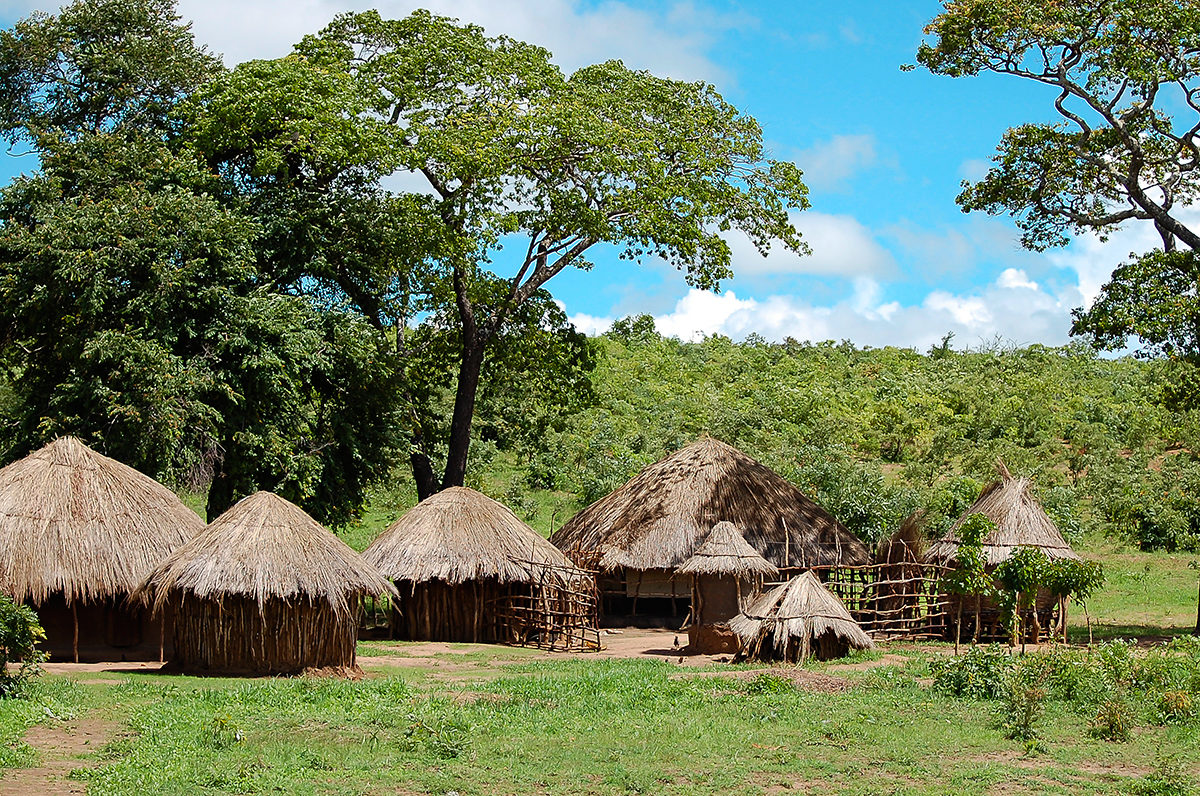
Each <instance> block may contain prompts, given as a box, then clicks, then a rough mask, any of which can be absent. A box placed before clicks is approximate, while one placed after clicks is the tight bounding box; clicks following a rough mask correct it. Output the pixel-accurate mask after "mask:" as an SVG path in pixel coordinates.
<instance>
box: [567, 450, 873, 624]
mask: <svg viewBox="0 0 1200 796" xmlns="http://www.w3.org/2000/svg"><path fill="white" fill-rule="evenodd" d="M722 521H729V522H732V523H733V524H734V525H736V526H737V527H738V529H739V530H740V531H741V533H742V535H743V536H744V537H745V539H746V541H747V542H748V543H749V544H750V546H751V547H752V548H754V550H755V551H757V552H758V553H759V555H761V556H762V557H763V558H765V559H766V560H767V561H769V562H770V563H771V564H773V565H775V566H776V567H812V566H832V565H838V564H842V565H859V564H868V563H870V559H871V556H870V551H869V550H868V549H867V546H866V545H865V544H863V542H862V541H861V540H860V539H859V538H858V537H856V536H855V535H854V534H852V533H851V532H850V531H849V530H847V529H846V528H845V526H843V525H842V524H841V523H840V522H838V521H837V520H836V519H834V518H833V516H831V515H830V514H829V513H828V512H826V511H825V510H824V509H822V508H821V507H820V506H818V505H817V504H816V503H814V502H813V501H812V500H810V499H809V498H808V497H807V496H806V495H805V494H804V493H803V492H801V491H800V490H799V489H798V488H797V487H796V486H795V485H793V484H791V483H790V482H788V481H787V480H786V479H784V478H783V477H782V476H780V475H779V474H777V473H775V472H774V471H772V470H771V469H770V468H769V467H766V466H765V465H763V464H760V463H759V462H757V461H755V460H754V459H752V458H750V457H749V456H747V455H746V454H745V453H743V452H741V451H739V450H738V449H737V448H734V447H732V446H730V445H726V444H725V443H724V442H720V441H718V440H715V439H712V438H709V437H706V438H704V439H701V440H699V441H697V442H694V443H692V444H691V445H688V446H687V447H685V448H682V449H680V450H678V451H676V452H675V453H672V454H671V455H669V456H667V457H665V458H663V459H661V460H659V461H658V462H656V463H654V464H651V465H649V466H647V467H645V468H643V469H642V471H641V472H639V473H638V474H637V475H636V476H634V477H633V478H632V479H631V480H630V481H629V482H628V483H626V484H625V485H624V486H622V487H620V488H619V489H617V490H615V491H614V492H612V493H610V494H609V495H607V496H605V497H603V498H601V499H600V500H598V501H596V502H595V503H593V504H592V505H590V506H588V507H587V508H585V509H584V510H583V511H581V512H579V513H578V514H576V515H575V516H574V517H573V518H572V519H571V520H570V521H568V522H567V523H566V524H565V525H563V527H562V528H560V529H559V530H558V532H557V533H555V534H554V535H553V536H551V537H550V541H552V542H554V544H555V545H556V546H558V548H559V549H561V550H564V551H567V552H568V553H569V554H570V555H571V556H572V557H573V558H585V557H590V558H592V559H594V560H595V561H596V563H597V564H598V566H599V567H600V568H601V569H602V570H605V571H606V572H609V573H611V574H612V575H613V577H612V578H606V582H605V592H606V594H605V597H606V609H608V610H609V611H610V612H612V613H626V612H627V613H636V612H637V602H638V600H639V599H640V600H642V601H643V602H642V605H643V608H644V609H647V610H648V612H649V613H659V614H660V615H664V614H669V613H672V614H673V613H675V611H674V610H672V608H673V607H674V601H675V598H678V597H683V598H685V601H686V597H687V593H686V591H684V589H685V588H686V582H683V583H681V582H679V581H680V580H682V579H673V575H674V572H675V570H676V568H677V567H679V565H680V564H682V563H683V562H684V561H686V560H687V559H688V558H689V557H690V556H691V555H692V554H693V553H694V552H696V548H697V547H698V546H699V545H700V543H701V542H702V541H704V538H705V537H706V536H707V535H708V532H709V530H710V529H711V528H712V527H713V526H714V525H716V524H717V523H719V522H722ZM622 596H623V597H624V599H620V598H621V597H622ZM668 601H669V602H668Z"/></svg>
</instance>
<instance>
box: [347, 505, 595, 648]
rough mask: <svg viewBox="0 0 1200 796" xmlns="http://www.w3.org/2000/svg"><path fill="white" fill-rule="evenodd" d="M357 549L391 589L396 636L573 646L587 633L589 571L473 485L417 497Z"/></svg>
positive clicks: (590, 623) (590, 624) (591, 595)
mask: <svg viewBox="0 0 1200 796" xmlns="http://www.w3.org/2000/svg"><path fill="white" fill-rule="evenodd" d="M363 557H364V558H366V560H367V561H368V562H370V563H371V564H372V565H373V566H375V567H376V568H378V570H379V571H380V572H381V573H383V575H384V576H385V577H387V578H390V579H391V580H393V581H394V582H395V583H396V586H397V587H398V589H399V591H400V598H399V600H398V601H397V603H396V611H395V612H394V614H393V621H392V629H393V635H394V636H395V637H397V638H403V639H410V640H418V639H419V640H426V641H500V642H506V643H523V644H524V643H536V644H538V645H540V646H543V647H550V648H578V647H580V646H589V644H587V643H586V642H585V640H584V638H585V635H586V634H587V630H588V629H589V628H591V629H592V635H593V637H594V628H595V622H596V618H595V581H594V579H593V577H592V576H591V575H590V574H588V573H587V572H585V571H583V570H581V569H579V568H578V567H576V566H575V565H574V564H572V563H571V562H570V561H569V560H568V559H567V557H566V556H564V555H563V554H562V553H561V552H559V550H558V548H556V547H554V545H552V544H550V543H549V542H548V541H546V540H545V539H544V538H543V537H542V536H541V535H539V534H538V533H537V531H535V530H533V529H532V528H530V527H529V526H528V525H526V524H525V523H523V522H521V520H520V519H518V518H517V516H516V515H515V514H513V513H512V512H511V511H509V510H508V508H507V507H505V506H503V505H502V504H500V503H498V502H496V501H495V500H492V499H491V498H489V497H488V496H487V495H484V494H482V493H480V492H477V491H475V490H474V489H470V488H468V487H451V488H450V489H445V490H443V491H441V492H438V493H437V494H435V495H432V496H431V497H428V498H426V499H425V500H423V501H421V502H420V503H419V504H417V505H416V506H415V507H413V508H412V509H411V510H410V511H409V512H408V513H406V514H405V515H404V516H403V517H401V518H399V519H398V520H396V522H394V523H392V525H391V526H390V527H389V528H388V529H387V530H386V531H384V532H383V534H381V535H380V537H379V538H378V539H376V540H375V541H374V542H372V543H371V545H370V547H368V548H367V549H366V551H364V553H363ZM596 643H597V644H598V637H596Z"/></svg>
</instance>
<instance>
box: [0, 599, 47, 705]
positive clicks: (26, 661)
mask: <svg viewBox="0 0 1200 796" xmlns="http://www.w3.org/2000/svg"><path fill="white" fill-rule="evenodd" d="M45 637H46V633H45V631H44V630H42V626H41V625H40V624H39V623H38V618H37V614H36V613H34V611H33V609H32V608H30V607H29V606H26V605H18V604H17V603H15V602H13V601H12V600H11V599H10V598H9V597H7V596H4V595H0V697H17V696H23V695H24V694H25V686H26V685H27V684H28V682H29V679H30V678H31V677H33V676H35V675H36V674H38V673H39V672H40V671H41V667H40V664H41V662H42V661H43V660H45V655H44V654H43V653H42V652H41V651H40V650H38V648H37V643H38V642H39V641H41V640H42V639H44V638H45ZM12 663H20V666H18V667H17V669H16V670H15V671H11V670H10V667H9V664H12Z"/></svg>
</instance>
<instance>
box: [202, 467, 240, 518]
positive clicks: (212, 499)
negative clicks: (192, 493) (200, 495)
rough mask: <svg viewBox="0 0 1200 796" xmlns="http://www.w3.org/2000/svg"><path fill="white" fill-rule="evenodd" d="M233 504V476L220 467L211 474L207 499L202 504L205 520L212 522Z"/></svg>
mask: <svg viewBox="0 0 1200 796" xmlns="http://www.w3.org/2000/svg"><path fill="white" fill-rule="evenodd" d="M232 505H233V478H232V477H230V476H229V474H228V473H227V472H226V468H224V467H221V468H219V469H218V470H217V474H216V475H214V476H213V480H212V484H211V485H210V486H209V487H208V501H207V503H206V504H205V506H204V514H205V518H206V521H207V522H212V521H213V520H215V519H216V518H217V517H220V516H221V515H222V514H224V513H225V510H226V509H228V508H229V507H230V506H232Z"/></svg>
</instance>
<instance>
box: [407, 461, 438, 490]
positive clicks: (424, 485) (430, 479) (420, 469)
mask: <svg viewBox="0 0 1200 796" xmlns="http://www.w3.org/2000/svg"><path fill="white" fill-rule="evenodd" d="M408 462H409V465H411V467H412V474H413V480H414V481H416V482H417V500H418V501H420V500H424V499H425V498H427V497H430V496H431V495H434V494H436V493H437V491H438V482H437V476H436V475H434V474H433V462H431V461H429V457H428V456H426V455H425V454H424V453H423V452H421V451H419V450H414V451H413V452H412V453H410V454H409V455H408Z"/></svg>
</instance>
